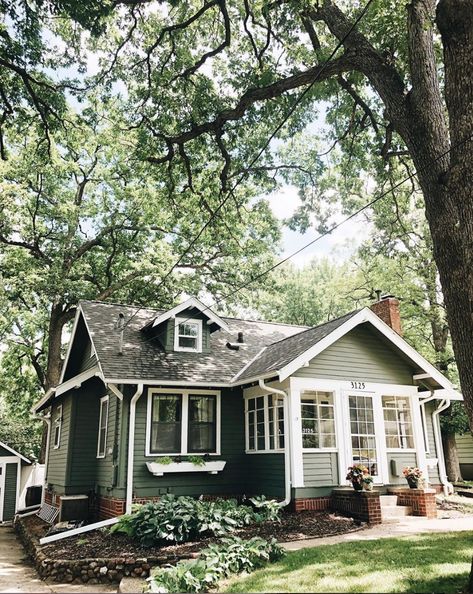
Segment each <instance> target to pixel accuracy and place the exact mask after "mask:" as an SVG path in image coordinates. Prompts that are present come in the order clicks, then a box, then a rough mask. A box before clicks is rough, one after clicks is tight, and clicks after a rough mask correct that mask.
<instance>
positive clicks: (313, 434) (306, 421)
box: [301, 391, 337, 450]
mask: <svg viewBox="0 0 473 594" xmlns="http://www.w3.org/2000/svg"><path fill="white" fill-rule="evenodd" d="M301 420H302V447H303V448H304V449H317V450H318V449H327V448H335V447H336V445H337V444H336V440H335V414H334V404H333V394H332V393H331V392H320V391H304V392H302V394H301Z"/></svg>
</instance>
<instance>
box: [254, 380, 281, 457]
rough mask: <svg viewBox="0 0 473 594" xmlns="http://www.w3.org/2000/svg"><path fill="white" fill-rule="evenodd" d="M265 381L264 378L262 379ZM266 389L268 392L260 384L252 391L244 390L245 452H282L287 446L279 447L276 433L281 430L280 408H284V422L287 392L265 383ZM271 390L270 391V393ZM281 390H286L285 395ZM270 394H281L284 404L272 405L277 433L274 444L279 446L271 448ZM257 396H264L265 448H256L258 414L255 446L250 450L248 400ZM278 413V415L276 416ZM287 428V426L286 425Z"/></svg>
mask: <svg viewBox="0 0 473 594" xmlns="http://www.w3.org/2000/svg"><path fill="white" fill-rule="evenodd" d="M261 381H263V380H261ZM265 389H266V392H263V391H262V389H261V388H260V387H259V386H254V389H253V390H251V391H247V390H244V391H243V400H244V415H245V419H244V421H245V454H282V453H284V451H285V449H286V448H285V447H284V448H281V447H279V435H278V434H277V433H276V431H278V430H279V421H280V420H281V419H279V411H278V409H279V408H282V410H283V419H282V420H283V422H284V399H285V398H287V394H286V393H285V392H284V391H283V390H279V389H278V388H275V387H273V386H269V385H265ZM255 390H256V391H255ZM270 390H277V391H275V392H272V391H271V392H269V391H270ZM268 392H269V393H268ZM281 392H284V394H285V395H284V396H282V394H281ZM270 394H276V395H279V399H280V400H281V401H282V406H276V407H274V406H273V407H272V408H273V409H274V410H273V423H274V430H275V433H274V435H273V437H274V444H275V445H276V444H278V447H274V448H273V449H271V448H270V444H269V437H270V431H269V408H270V406H269V395H270ZM257 398H263V399H264V400H263V416H264V449H262V450H259V449H257V448H256V446H257V444H258V442H257V421H256V416H255V428H254V436H253V437H254V443H255V448H256V449H254V450H250V431H249V422H248V420H249V419H248V417H249V412H250V411H249V410H248V400H253V399H255V400H256V399H257ZM255 407H256V403H255ZM255 412H256V408H255ZM274 415H276V416H274ZM285 429H286V426H285ZM284 444H286V434H284Z"/></svg>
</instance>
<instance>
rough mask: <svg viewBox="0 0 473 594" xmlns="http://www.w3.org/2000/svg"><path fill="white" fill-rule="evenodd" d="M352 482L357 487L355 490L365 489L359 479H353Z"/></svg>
mask: <svg viewBox="0 0 473 594" xmlns="http://www.w3.org/2000/svg"><path fill="white" fill-rule="evenodd" d="M351 484H352V485H353V488H354V489H355V491H363V485H362V484H361V483H359V482H358V481H352V483H351Z"/></svg>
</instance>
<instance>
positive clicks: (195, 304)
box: [145, 297, 228, 332]
mask: <svg viewBox="0 0 473 594" xmlns="http://www.w3.org/2000/svg"><path fill="white" fill-rule="evenodd" d="M186 310H198V311H200V312H201V313H202V314H203V316H204V317H205V318H207V323H208V324H209V325H213V326H215V327H216V328H215V329H217V328H221V329H222V330H226V331H227V332H228V325H227V323H226V322H225V321H224V320H223V318H221V317H220V316H218V315H217V314H215V313H214V312H213V311H212V310H211V309H210V307H207V306H206V305H204V304H203V303H202V301H199V300H198V299H197V298H196V297H190V298H189V299H187V300H186V301H183V302H182V303H180V304H179V305H176V307H173V308H172V309H169V310H167V311H165V312H163V313H161V314H160V315H158V316H156V318H155V319H154V320H152V322H151V323H148V324H146V326H145V327H147V326H151V327H153V328H155V327H156V326H159V325H160V324H162V323H163V322H166V321H167V320H169V319H171V318H174V317H176V316H177V315H178V314H182V316H181V317H186V316H185V312H186ZM191 317H192V315H191V314H190V313H189V319H190V318H191Z"/></svg>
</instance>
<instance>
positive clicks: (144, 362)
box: [81, 301, 306, 384]
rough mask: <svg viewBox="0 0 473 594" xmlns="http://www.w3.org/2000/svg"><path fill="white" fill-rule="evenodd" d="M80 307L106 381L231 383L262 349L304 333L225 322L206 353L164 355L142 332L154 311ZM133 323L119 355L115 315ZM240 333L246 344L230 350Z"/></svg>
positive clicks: (299, 329) (99, 305) (287, 327)
mask: <svg viewBox="0 0 473 594" xmlns="http://www.w3.org/2000/svg"><path fill="white" fill-rule="evenodd" d="M81 308H82V311H83V313H84V317H85V321H86V323H87V327H88V328H89V331H90V334H91V336H92V340H93V344H94V347H95V351H96V353H97V357H98V359H99V362H100V365H101V368H102V371H103V373H104V376H105V378H106V379H108V380H111V379H117V380H118V379H127V380H136V381H139V380H142V381H147V380H156V381H157V382H159V380H162V381H187V382H205V383H209V384H212V383H229V382H230V381H231V379H232V378H233V376H234V375H236V374H237V373H238V372H239V371H240V370H241V369H242V368H243V367H244V366H245V365H247V364H248V363H249V362H250V361H251V360H252V359H253V358H254V357H255V356H256V355H257V354H258V353H259V352H260V351H261V349H262V348H263V347H265V346H268V345H271V344H273V343H278V341H281V340H283V339H285V338H287V337H290V336H293V335H294V334H297V333H301V332H302V333H303V332H304V330H306V327H304V326H291V325H288V324H278V323H272V322H260V321H246V320H238V319H234V318H223V319H224V320H225V322H226V323H227V324H228V326H229V329H230V331H229V332H226V331H225V330H220V331H217V332H214V333H213V334H212V335H211V339H210V353H187V352H165V351H164V350H163V348H162V347H161V346H160V345H159V344H158V343H157V342H156V340H150V339H149V335H146V334H145V333H144V332H142V330H141V329H142V328H143V327H144V326H145V325H146V324H147V323H148V322H149V321H150V320H152V319H154V318H155V317H156V315H157V314H159V313H161V312H159V311H157V310H155V309H141V310H139V311H138V313H136V315H135V316H134V317H133V318H132V316H133V314H135V312H136V308H135V307H128V306H124V305H116V304H110V303H102V302H97V301H83V302H81ZM120 312H121V313H123V314H125V319H129V318H132V319H131V322H130V323H129V325H128V326H127V327H126V329H125V332H124V337H123V355H120V354H119V353H118V333H117V331H116V330H115V329H114V327H115V321H116V319H117V317H118V314H119V313H120ZM238 332H243V334H244V340H245V343H244V344H243V345H241V348H240V350H238V351H235V350H230V349H228V348H227V347H226V343H227V342H235V341H236V338H237V334H238ZM278 344H279V343H278Z"/></svg>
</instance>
